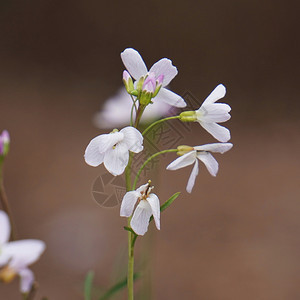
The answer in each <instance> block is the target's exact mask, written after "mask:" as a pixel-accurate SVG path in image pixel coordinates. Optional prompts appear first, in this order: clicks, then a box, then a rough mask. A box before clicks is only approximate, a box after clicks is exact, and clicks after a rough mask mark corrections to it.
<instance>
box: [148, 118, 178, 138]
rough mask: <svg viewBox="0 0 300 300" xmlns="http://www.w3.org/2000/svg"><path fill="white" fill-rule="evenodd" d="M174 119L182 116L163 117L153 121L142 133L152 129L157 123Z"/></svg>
mask: <svg viewBox="0 0 300 300" xmlns="http://www.w3.org/2000/svg"><path fill="white" fill-rule="evenodd" d="M174 119H180V116H173V117H168V118H165V119H161V120H158V121H156V122H154V123H152V124H151V125H149V126H148V127H147V128H146V129H145V130H144V131H143V133H142V135H145V134H146V133H147V132H148V131H149V130H150V129H152V128H153V127H154V126H156V125H157V124H160V123H162V122H165V121H169V120H174Z"/></svg>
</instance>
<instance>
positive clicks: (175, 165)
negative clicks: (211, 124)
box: [167, 143, 233, 193]
mask: <svg viewBox="0 0 300 300" xmlns="http://www.w3.org/2000/svg"><path fill="white" fill-rule="evenodd" d="M232 146H233V145H232V144H231V143H214V144H206V145H202V146H196V147H189V146H179V147H178V148H177V149H178V154H179V155H182V156H180V157H178V158H177V159H175V160H174V161H173V162H171V163H170V164H169V165H168V166H167V170H178V169H181V168H184V167H186V166H189V165H192V164H194V167H193V170H192V173H191V175H190V178H189V180H188V184H187V187H186V191H187V192H188V193H191V192H192V189H193V187H194V184H195V180H196V177H197V175H198V173H199V164H198V159H199V160H200V161H202V162H203V163H204V164H205V166H206V168H207V170H208V172H209V173H210V174H211V175H212V176H216V175H217V173H218V169H219V164H218V162H217V161H216V160H215V158H214V157H213V156H212V154H211V152H214V153H222V154H223V153H224V152H227V151H228V150H230V149H231V148H232Z"/></svg>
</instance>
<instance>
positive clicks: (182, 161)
mask: <svg viewBox="0 0 300 300" xmlns="http://www.w3.org/2000/svg"><path fill="white" fill-rule="evenodd" d="M195 160H196V151H190V152H188V153H186V154H184V155H182V156H180V157H178V158H176V159H175V160H174V161H172V162H171V163H170V164H169V165H168V166H167V170H178V169H181V168H184V167H186V166H189V165H191V164H192V163H194V162H195Z"/></svg>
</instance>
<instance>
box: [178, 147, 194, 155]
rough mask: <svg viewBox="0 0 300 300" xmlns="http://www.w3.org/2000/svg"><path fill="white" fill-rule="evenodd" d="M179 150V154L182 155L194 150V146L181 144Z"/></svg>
mask: <svg viewBox="0 0 300 300" xmlns="http://www.w3.org/2000/svg"><path fill="white" fill-rule="evenodd" d="M177 150H178V152H177V155H179V156H182V155H184V154H186V153H188V152H191V151H193V150H194V148H193V147H191V146H186V145H180V146H178V147H177Z"/></svg>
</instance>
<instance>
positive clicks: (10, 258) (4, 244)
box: [0, 211, 46, 293]
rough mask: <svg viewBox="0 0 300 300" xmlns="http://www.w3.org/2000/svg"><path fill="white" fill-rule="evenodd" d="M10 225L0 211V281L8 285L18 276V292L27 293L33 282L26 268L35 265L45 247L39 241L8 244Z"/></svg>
mask: <svg viewBox="0 0 300 300" xmlns="http://www.w3.org/2000/svg"><path fill="white" fill-rule="evenodd" d="M9 236H10V223H9V219H8V216H7V214H6V213H5V212H3V211H0V268H2V269H1V270H0V280H2V281H4V282H6V283H9V282H11V281H12V280H13V279H14V278H15V277H16V276H17V275H19V276H20V279H21V282H20V290H21V292H22V293H28V292H29V291H30V289H31V286H32V284H33V282H34V274H33V272H32V271H31V270H30V269H28V266H29V265H31V264H33V263H35V262H36V261H37V260H38V259H39V258H40V256H41V255H42V253H43V252H44V250H45V248H46V246H45V243H44V242H43V241H40V240H29V239H28V240H20V241H13V242H9Z"/></svg>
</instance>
